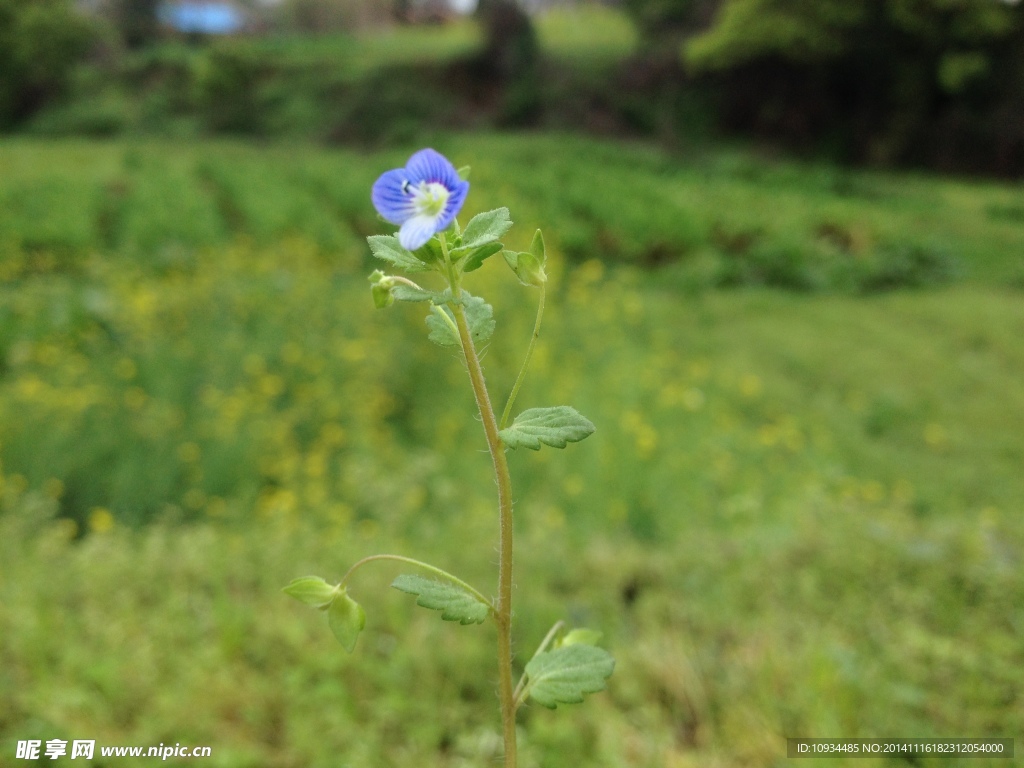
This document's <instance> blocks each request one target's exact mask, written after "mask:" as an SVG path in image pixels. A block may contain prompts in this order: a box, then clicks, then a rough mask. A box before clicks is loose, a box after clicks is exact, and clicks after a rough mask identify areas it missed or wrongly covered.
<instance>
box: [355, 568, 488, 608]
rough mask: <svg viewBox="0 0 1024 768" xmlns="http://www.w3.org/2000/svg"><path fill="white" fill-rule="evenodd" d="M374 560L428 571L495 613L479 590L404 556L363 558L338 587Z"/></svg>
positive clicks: (443, 571)
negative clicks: (413, 566) (460, 588)
mask: <svg viewBox="0 0 1024 768" xmlns="http://www.w3.org/2000/svg"><path fill="white" fill-rule="evenodd" d="M374 560H395V561H397V562H399V563H408V564H409V565H415V566H416V567H417V568H422V569H423V570H425V571H429V572H430V573H432V574H434V575H435V576H440V577H441V578H443V579H447V580H448V581H450V582H452V583H453V584H458V585H459V586H460V587H462V588H463V589H464V590H466V591H467V592H469V593H470V594H471V595H473V596H474V597H475V598H476V599H477V600H479V601H480V602H481V603H484V604H485V605H487V606H489V607H490V609H491V613H494V612H495V608H494V605H493V604H492V603H491V601H490V600H488V599H487V598H486V597H484V596H483V594H481V593H480V591H479V590H477V589H474V588H473V587H472V586H470V585H469V584H467V583H466V582H464V581H463V580H462V579H460V578H459V577H458V576H453V575H452V574H450V573H448V571H445V570H442V569H441V568H438V567H437V566H434V565H431V564H430V563H424V562H423V561H422V560H414V559H413V558H411V557H405V556H404V555H370V556H369V557H364V558H363V559H362V560H360V561H359V562H357V563H356V564H355V565H353V566H352V567H351V568H349V569H348V571H347V572H346V573H345V575H344V576H342V577H341V581H340V582H339V583H338V586H339V587H344V586H345V584H347V583H348V580H349V578H351V576H352V574H353V573H355V572H356V570H358V569H359V568H360V567H362V566H364V565H366V564H367V563H372V562H373V561H374Z"/></svg>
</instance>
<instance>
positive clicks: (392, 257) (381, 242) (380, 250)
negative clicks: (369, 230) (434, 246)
mask: <svg viewBox="0 0 1024 768" xmlns="http://www.w3.org/2000/svg"><path fill="white" fill-rule="evenodd" d="M366 242H367V243H369V245H370V250H371V251H373V255H374V256H376V257H377V258H378V259H383V260H384V261H386V262H388V263H389V264H393V265H394V266H396V267H398V268H399V269H404V270H405V271H406V272H426V271H428V270H429V269H430V267H429V266H427V265H426V264H425V263H423V262H422V261H421V260H420V259H417V258H416V257H415V256H414V255H413V254H412V253H410V252H409V251H407V250H406V249H405V248H403V247H402V244H401V243H399V242H398V238H397V237H395V236H394V235H371V236H370V237H368V238H366Z"/></svg>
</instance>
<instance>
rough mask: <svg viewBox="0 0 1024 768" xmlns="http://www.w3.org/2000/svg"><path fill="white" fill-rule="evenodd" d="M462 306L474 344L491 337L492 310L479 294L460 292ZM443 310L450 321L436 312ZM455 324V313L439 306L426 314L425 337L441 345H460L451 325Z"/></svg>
mask: <svg viewBox="0 0 1024 768" xmlns="http://www.w3.org/2000/svg"><path fill="white" fill-rule="evenodd" d="M462 306H463V308H464V309H465V311H466V323H467V324H468V325H469V334H470V336H472V337H473V342H474V343H475V344H480V343H482V342H485V341H487V340H488V339H489V338H491V334H493V333H494V310H493V308H492V307H491V305H490V304H488V303H487V302H486V301H484V300H483V299H481V298H480V297H479V296H470V295H469V294H468V293H466V292H465V291H463V292H462ZM440 312H444V313H445V314H446V315H448V318H449V319H450V320H451V323H448V322H446V321H445V320H444V318H443V317H441V316H440V315H439V314H438V313H440ZM454 325H455V315H454V314H452V311H451V309H450V308H449V307H440V308H438V309H435V310H432V311H431V313H430V314H429V315H427V327H429V328H430V333H429V334H428V336H427V338H428V339H430V340H431V341H432V342H434V343H435V344H437V345H439V346H442V347H456V348H461V347H462V341H461V340H460V339H459V335H458V333H456V331H455V329H454V328H453V327H452V326H454Z"/></svg>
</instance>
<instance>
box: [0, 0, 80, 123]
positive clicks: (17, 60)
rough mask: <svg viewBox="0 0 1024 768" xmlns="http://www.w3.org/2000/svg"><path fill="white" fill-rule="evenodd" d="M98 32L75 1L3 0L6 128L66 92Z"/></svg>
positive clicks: (1, 83) (1, 99)
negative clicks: (78, 9)
mask: <svg viewBox="0 0 1024 768" xmlns="http://www.w3.org/2000/svg"><path fill="white" fill-rule="evenodd" d="M95 33H96V32H95V29H94V28H93V27H92V25H91V24H90V23H89V22H88V21H86V20H85V19H84V18H83V17H82V16H81V15H80V14H78V13H77V12H76V11H75V9H74V6H73V4H72V2H71V0H32V2H25V0H0V129H3V128H9V127H11V126H12V125H14V124H16V123H18V122H20V121H22V120H24V119H25V118H27V117H29V116H30V115H32V114H33V113H35V112H37V111H38V110H39V109H41V108H42V107H44V106H45V105H47V104H48V103H50V102H51V101H53V100H54V99H55V98H56V97H57V96H59V95H60V94H61V93H62V92H63V91H64V90H65V89H66V87H67V85H68V82H69V80H70V77H71V72H72V70H73V68H74V66H75V65H76V64H77V63H78V62H79V61H80V60H81V59H82V58H83V57H84V56H85V54H86V53H87V52H88V51H89V48H90V46H91V45H92V42H93V40H94V36H95Z"/></svg>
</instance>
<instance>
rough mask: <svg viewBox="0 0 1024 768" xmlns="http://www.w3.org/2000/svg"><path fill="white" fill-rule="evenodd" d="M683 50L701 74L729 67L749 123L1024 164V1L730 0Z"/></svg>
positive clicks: (916, 154)
mask: <svg viewBox="0 0 1024 768" xmlns="http://www.w3.org/2000/svg"><path fill="white" fill-rule="evenodd" d="M666 1H667V0H666ZM683 51H684V58H685V61H686V63H687V65H688V67H689V68H690V71H691V72H695V73H717V75H718V86H719V88H718V90H719V91H720V93H721V94H722V104H723V110H724V113H725V115H726V119H727V121H729V122H731V123H733V124H735V125H736V126H737V127H741V128H752V127H753V128H755V129H765V130H769V131H773V132H779V133H782V134H788V135H790V136H791V137H793V138H797V139H800V140H801V141H806V140H809V139H821V138H822V137H823V136H825V135H826V134H831V136H832V139H833V140H835V141H838V142H839V143H841V144H843V145H845V146H847V147H849V148H852V149H853V151H854V153H855V154H858V155H860V156H862V157H866V158H867V159H871V160H874V161H878V162H883V163H891V162H899V161H912V162H918V161H924V162H929V163H937V164H939V165H940V166H945V167H957V166H958V165H976V163H966V164H964V163H961V160H962V159H965V158H968V157H971V156H974V157H979V156H980V154H984V153H985V152H989V151H990V150H991V152H990V155H991V157H990V160H991V161H992V162H995V163H1005V162H1009V156H1011V155H1012V156H1016V157H1017V159H1016V160H1013V161H1012V162H1013V163H1016V164H1018V165H1020V164H1022V163H1024V103H1022V101H1024V5H1020V4H1019V3H1018V2H1012V3H1011V2H1006V0H722V3H721V7H720V9H719V12H718V14H717V16H716V19H715V23H714V24H713V25H712V26H711V28H709V29H708V30H707V31H706V32H704V33H703V34H700V35H697V36H695V37H693V38H691V39H690V40H688V41H687V42H686V43H685V45H684V48H683ZM979 144H981V145H982V147H979V146H978V145H979ZM979 153H980V154H979ZM997 156H999V157H1001V158H1002V159H999V157H997ZM985 162H986V163H987V162H989V161H985Z"/></svg>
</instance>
